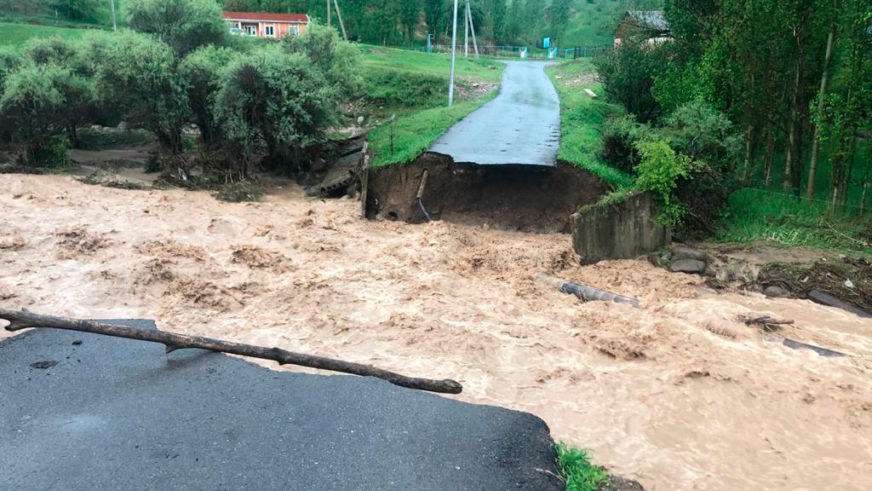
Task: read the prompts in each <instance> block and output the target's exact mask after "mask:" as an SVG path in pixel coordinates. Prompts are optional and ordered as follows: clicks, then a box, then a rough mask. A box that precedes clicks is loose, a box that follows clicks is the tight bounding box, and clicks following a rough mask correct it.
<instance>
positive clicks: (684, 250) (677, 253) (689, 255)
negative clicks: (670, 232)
mask: <svg viewBox="0 0 872 491" xmlns="http://www.w3.org/2000/svg"><path fill="white" fill-rule="evenodd" d="M672 259H674V260H679V259H693V260H696V261H703V262H705V261H706V259H707V255H706V253H705V252H703V251H700V250H698V249H692V248H690V247H687V246H682V245H677V246H673V247H672Z"/></svg>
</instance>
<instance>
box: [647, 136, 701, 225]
mask: <svg viewBox="0 0 872 491" xmlns="http://www.w3.org/2000/svg"><path fill="white" fill-rule="evenodd" d="M636 150H637V151H638V152H639V155H640V157H641V162H640V163H639V165H638V166H637V167H636V173H637V174H638V175H639V178H638V179H637V180H636V186H637V187H638V189H640V190H642V191H650V192H651V193H652V194H653V195H654V198H655V199H656V201H657V203H658V205H659V206H660V216H659V217H658V220H659V221H660V222H662V223H664V224H667V225H679V224H681V222H682V219H683V218H684V216H685V214H687V206H686V205H685V204H683V203H681V202H680V200H679V199H678V197H677V196H676V194H675V191H676V188H677V187H678V180H679V179H681V178H687V177H689V176H690V175H691V173H692V172H693V171H694V170H696V169H698V168H699V166H700V165H699V163H698V162H694V161H693V160H691V159H690V157H688V156H687V155H681V154H678V153H676V152H675V150H673V149H672V148H671V147H670V146H669V144H668V143H667V142H665V141H663V140H641V141H638V142H636Z"/></svg>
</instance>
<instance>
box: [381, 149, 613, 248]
mask: <svg viewBox="0 0 872 491" xmlns="http://www.w3.org/2000/svg"><path fill="white" fill-rule="evenodd" d="M425 170H426V171H427V183H426V186H425V188H424V192H423V195H422V200H421V201H422V203H423V205H424V207H425V209H426V210H427V212H428V213H429V215H430V217H431V218H432V219H433V220H446V221H451V222H454V223H464V224H469V225H484V224H487V225H489V226H493V227H496V228H501V229H506V230H519V231H525V232H542V233H545V232H561V233H569V230H570V220H569V217H570V215H571V214H572V213H573V212H574V211H575V210H577V209H578V207H579V206H582V205H585V204H589V203H595V202H596V201H597V200H598V199H599V197H600V196H601V195H603V194H604V193H605V192H606V186H605V184H604V183H603V182H602V181H600V180H599V179H597V178H596V177H594V176H593V175H592V174H590V173H588V172H586V171H583V170H581V169H578V168H576V167H574V166H572V165H569V164H562V163H561V164H558V165H557V166H556V167H544V166H542V167H540V166H529V165H526V166H525V165H520V166H517V165H516V166H510V165H485V166H482V165H476V164H467V163H455V162H454V161H453V160H452V159H451V157H448V156H445V155H440V154H435V153H426V154H424V155H422V156H421V157H420V158H418V159H417V160H415V161H414V162H411V163H408V164H405V165H391V166H386V167H379V168H375V169H371V170H370V173H369V181H368V186H367V206H366V210H367V213H366V216H367V218H383V219H390V220H402V221H406V222H409V223H421V222H424V221H426V217H425V215H424V212H423V211H422V210H421V207H420V206H419V204H418V200H417V194H418V188H419V186H420V184H421V179H422V177H423V174H424V171H425Z"/></svg>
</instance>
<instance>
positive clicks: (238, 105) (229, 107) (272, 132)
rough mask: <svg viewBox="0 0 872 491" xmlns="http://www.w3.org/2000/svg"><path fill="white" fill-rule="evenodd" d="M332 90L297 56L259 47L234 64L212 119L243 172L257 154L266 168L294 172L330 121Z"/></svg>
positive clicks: (333, 108) (334, 92)
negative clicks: (239, 158) (240, 161)
mask: <svg viewBox="0 0 872 491" xmlns="http://www.w3.org/2000/svg"><path fill="white" fill-rule="evenodd" d="M337 100H338V94H337V90H335V89H334V88H333V87H331V86H330V85H329V84H327V81H326V80H325V79H324V76H323V75H322V74H321V71H320V70H317V69H314V68H313V66H312V65H311V63H310V61H309V59H308V58H307V57H305V56H303V55H302V54H299V53H294V54H289V53H287V52H285V51H283V50H281V49H280V48H278V47H272V46H270V47H266V48H262V49H260V50H258V51H256V52H254V53H253V54H251V55H250V56H247V57H245V58H242V59H238V60H236V61H234V62H233V63H232V64H231V66H230V67H229V68H228V71H227V75H226V77H225V80H224V83H223V85H222V87H221V90H220V92H219V93H218V96H217V98H216V108H215V110H216V115H217V117H218V120H219V121H220V122H221V124H222V128H223V131H224V132H225V134H226V135H227V137H228V140H229V141H230V143H231V144H232V145H233V146H234V147H235V151H236V152H237V153H238V154H241V155H242V156H243V159H244V162H243V166H244V169H245V170H244V172H243V174H244V175H246V174H248V169H249V167H250V165H251V164H252V163H253V161H254V159H255V158H256V157H257V156H258V154H260V153H261V152H263V153H265V154H266V158H265V163H266V164H267V167H268V168H271V169H276V170H278V169H282V170H292V171H298V170H301V169H302V168H303V165H304V162H303V160H304V159H303V158H302V157H303V149H305V147H307V146H309V145H311V144H313V143H316V142H319V141H322V140H323V138H324V135H325V132H326V130H327V128H328V127H329V126H330V125H332V124H334V123H335V122H336V104H337V102H336V101H337Z"/></svg>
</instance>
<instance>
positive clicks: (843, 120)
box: [596, 0, 872, 229]
mask: <svg viewBox="0 0 872 491" xmlns="http://www.w3.org/2000/svg"><path fill="white" fill-rule="evenodd" d="M665 15H666V19H667V20H668V21H669V24H670V27H671V33H672V36H673V38H674V39H673V40H671V41H668V42H663V43H652V42H650V41H649V40H648V37H647V34H646V32H645V30H644V29H640V30H639V32H638V33H637V34H638V36H637V37H636V38H635V39H630V40H627V42H625V43H624V44H623V45H622V46H621V48H619V49H616V50H614V51H613V52H612V53H610V54H608V55H605V56H603V57H601V58H600V59H598V60H597V62H596V65H597V70H598V72H599V74H600V77H601V79H602V81H603V83H604V88H605V91H606V95H607V97H609V98H610V99H611V100H613V101H616V102H619V103H621V104H622V105H623V106H625V107H626V108H627V110H628V112H629V113H631V114H632V116H631V117H630V118H629V119H627V118H623V119H621V118H616V119H614V120H612V121H611V122H609V124H607V126H606V127H605V128H604V139H605V151H606V155H605V156H606V157H607V158H611V160H612V162H613V163H615V165H621V163H622V162H624V163H625V162H630V164H629V165H630V166H631V167H630V169H632V165H635V163H638V162H640V161H643V162H644V161H645V160H646V159H645V158H644V157H645V155H640V154H641V153H643V150H647V151H649V153H650V142H651V140H661V141H663V142H665V143H666V144H668V145H670V146H671V149H672V150H671V151H674V152H675V154H674V155H667V156H666V157H668V158H661V159H660V163H659V164H658V165H657V166H655V167H656V170H657V172H658V173H659V175H658V176H655V178H656V179H661V180H663V179H667V177H668V178H669V179H672V180H673V181H676V180H677V182H670V185H673V186H674V188H673V189H674V190H675V193H678V194H681V193H682V192H683V193H684V194H685V196H684V197H683V198H684V199H683V200H682V201H683V205H682V207H681V208H680V209H678V210H677V211H678V212H679V213H686V214H687V215H688V217H687V218H688V219H691V220H692V219H694V218H696V222H697V226H698V228H703V229H704V228H706V227H707V226H710V225H709V224H710V223H711V220H712V219H713V218H714V217H715V216H716V214H717V213H718V212H719V210H720V208H721V206H722V203H723V201H724V200H725V199H726V196H725V194H724V192H723V190H724V189H735V188H736V187H741V186H751V187H757V188H765V189H769V190H770V191H777V192H778V193H783V194H789V195H792V196H796V197H802V198H804V199H806V200H809V201H811V200H821V201H822V200H826V201H827V203H828V206H829V208H830V210H832V211H850V210H856V209H857V208H860V209H861V212H862V208H863V207H868V205H867V202H868V199H869V194H870V193H869V189H870V181H872V153H870V152H872V146H870V136H872V4H870V3H869V2H868V0H789V1H788V0H785V1H781V0H773V1H759V0H733V1H720V0H703V1H700V0H667V1H666V5H665ZM639 142H643V144H642V145H640V144H639ZM643 147H644V148H643ZM649 160H650V159H649ZM667 169H671V172H672V174H671V175H670V176H666V174H668V172H666V170H667ZM637 170H638V169H637ZM667 180H668V179H667ZM679 198H681V196H679ZM707 209H711V212H709V213H706V210H707Z"/></svg>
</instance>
